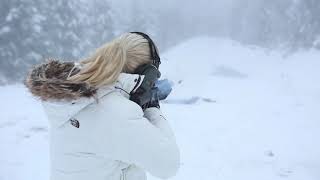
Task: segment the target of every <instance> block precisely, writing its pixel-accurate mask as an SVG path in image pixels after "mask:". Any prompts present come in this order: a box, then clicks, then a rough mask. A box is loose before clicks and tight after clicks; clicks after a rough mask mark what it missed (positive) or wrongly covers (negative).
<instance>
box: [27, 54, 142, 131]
mask: <svg viewBox="0 0 320 180" xmlns="http://www.w3.org/2000/svg"><path fill="white" fill-rule="evenodd" d="M79 71H80V67H79V65H77V64H76V63H73V62H60V61H57V60H49V61H48V62H45V63H43V64H40V65H37V66H35V67H34V68H33V69H32V70H31V72H30V73H29V74H28V76H27V78H26V81H25V85H26V86H27V87H28V89H29V91H30V92H31V94H32V95H34V96H36V97H39V98H40V99H41V100H42V106H43V107H44V110H45V112H46V114H47V115H48V117H56V120H55V121H50V123H51V125H52V126H53V127H58V126H60V125H62V124H64V123H65V122H66V121H68V120H69V119H70V118H72V117H73V116H74V115H76V114H77V113H78V112H79V111H81V110H82V109H83V108H85V107H87V106H88V105H90V104H92V103H95V102H98V101H97V100H99V99H100V98H102V97H104V96H106V95H108V94H111V93H112V92H115V91H120V93H121V94H122V95H123V96H125V97H126V98H128V99H129V92H134V91H135V90H136V89H137V88H138V87H139V86H140V85H141V82H142V81H143V78H144V76H142V75H138V74H127V73H120V75H119V77H118V79H117V81H116V82H115V83H114V84H110V85H106V86H102V87H100V88H99V89H95V88H93V87H90V86H89V85H88V84H86V83H71V82H69V81H67V80H66V79H67V77H68V76H69V74H70V75H73V74H75V73H78V72H79ZM139 79H140V81H139ZM57 119H59V120H57Z"/></svg>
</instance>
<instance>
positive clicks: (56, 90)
mask: <svg viewBox="0 0 320 180" xmlns="http://www.w3.org/2000/svg"><path fill="white" fill-rule="evenodd" d="M79 71H80V69H79V68H77V67H76V66H75V63H74V62H60V61H58V60H53V59H49V60H48V61H47V62H45V63H43V64H39V65H37V66H35V67H34V68H33V69H32V70H31V72H30V73H29V74H28V76H27V78H26V80H25V82H24V83H25V85H26V86H27V88H28V89H29V90H30V92H31V93H32V94H33V95H34V96H37V97H40V99H41V100H43V101H47V100H50V99H55V100H75V99H78V98H80V97H92V96H94V95H95V94H96V91H97V89H96V88H94V87H90V86H89V85H88V84H87V83H84V82H81V83H73V82H70V81H68V80H66V79H67V77H68V76H69V75H70V76H72V75H74V74H76V73H78V72H79Z"/></svg>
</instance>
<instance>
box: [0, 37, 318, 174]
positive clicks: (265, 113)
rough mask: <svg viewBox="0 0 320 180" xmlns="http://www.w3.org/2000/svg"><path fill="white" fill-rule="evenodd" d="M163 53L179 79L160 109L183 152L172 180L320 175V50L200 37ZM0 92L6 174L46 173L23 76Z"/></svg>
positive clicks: (38, 125) (38, 118)
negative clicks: (284, 51)
mask: <svg viewBox="0 0 320 180" xmlns="http://www.w3.org/2000/svg"><path fill="white" fill-rule="evenodd" d="M162 59H163V63H162V65H161V71H162V75H163V77H164V78H169V79H170V80H172V81H173V82H174V84H175V85H174V90H173V92H172V94H171V95H170V96H169V98H168V99H167V100H166V101H164V102H163V103H162V109H163V111H164V113H165V114H166V116H167V119H168V120H169V121H170V123H171V125H172V127H173V129H174V130H175V132H176V137H177V141H178V144H179V146H180V148H181V157H182V162H181V169H180V171H179V173H178V174H177V176H176V177H174V178H172V179H173V180H182V179H183V180H188V179H190V180H191V179H193V180H194V179H197V180H212V179H217V180H229V179H230V180H231V179H232V180H234V179H241V180H242V179H243V180H257V179H259V180H264V179H265V180H271V179H272V180H277V179H288V180H301V179H303V180H318V179H320V173H319V172H320V171H319V169H320V144H319V140H318V139H319V138H320V131H319V128H320V122H319V119H320V112H319V107H320V84H319V80H320V72H319V69H320V61H319V59H320V52H317V51H309V52H301V53H297V54H295V55H292V56H289V57H287V58H284V57H282V56H281V54H280V53H275V52H273V53H270V52H269V53H266V52H265V51H264V50H262V49H259V48H254V47H250V48H249V47H244V46H241V45H240V44H238V43H235V42H232V41H228V40H222V39H213V38H207V37H203V38H197V39H192V40H189V41H187V42H185V43H183V44H180V45H179V46H177V47H175V48H173V49H171V50H170V51H168V52H166V53H164V54H163V55H162ZM0 92H1V93H0V99H1V100H2V102H3V103H1V105H0V108H1V115H0V144H1V148H0V149H1V150H0V152H1V153H0V180H22V179H23V180H40V179H41V180H44V179H47V175H48V172H47V171H48V132H47V130H48V128H47V121H46V117H45V114H44V113H43V110H42V108H41V105H40V103H39V102H38V101H36V100H35V99H34V98H32V97H31V95H30V94H29V93H28V92H27V91H26V89H25V88H24V87H23V86H22V85H16V86H6V87H0ZM150 179H156V178H153V177H150Z"/></svg>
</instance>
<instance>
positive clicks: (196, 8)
mask: <svg viewBox="0 0 320 180" xmlns="http://www.w3.org/2000/svg"><path fill="white" fill-rule="evenodd" d="M130 31H143V32H147V33H149V34H150V35H151V36H152V38H154V40H155V42H156V43H157V44H158V46H159V48H160V51H164V50H166V49H168V48H170V47H171V46H173V45H175V44H177V43H179V42H181V41H183V40H185V39H188V38H191V37H195V36H200V35H206V36H214V37H222V38H230V39H233V40H236V41H239V42H241V43H243V44H248V45H255V46H259V47H263V48H266V49H281V50H286V51H290V52H295V51H297V50H301V49H310V48H317V49H320V1H319V0H270V1H266V0H254V1H253V0H226V1H222V0H198V1H182V0H177V1H170V0H163V1H159V2H158V1H147V0H136V1H131V0H125V1H121V2H120V1H116V0H105V1H103V0H68V1H65V0H45V1H43V0H1V1H0V84H8V83H15V82H21V81H22V80H23V78H24V76H25V74H26V72H27V69H28V68H29V67H30V66H32V65H34V64H36V63H39V62H41V61H43V60H44V59H45V58H48V57H53V58H60V59H62V60H78V59H81V58H82V57H84V56H86V55H88V54H89V53H91V52H92V51H93V50H94V49H95V48H96V47H98V46H100V45H101V44H103V43H105V42H107V41H109V40H111V39H112V38H113V37H115V36H117V35H119V34H121V33H123V32H130Z"/></svg>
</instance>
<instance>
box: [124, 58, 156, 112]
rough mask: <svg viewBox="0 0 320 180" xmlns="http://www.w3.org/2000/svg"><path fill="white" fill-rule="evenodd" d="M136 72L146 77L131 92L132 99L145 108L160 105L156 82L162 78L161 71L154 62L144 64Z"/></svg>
mask: <svg viewBox="0 0 320 180" xmlns="http://www.w3.org/2000/svg"><path fill="white" fill-rule="evenodd" d="M135 73H136V74H140V75H144V79H143V81H142V83H141V85H140V86H139V88H138V89H137V90H136V91H135V92H131V93H130V100H132V101H133V102H135V103H137V104H138V105H139V106H140V107H141V108H142V109H143V110H145V109H146V108H149V107H157V108H160V106H159V99H158V95H157V93H158V89H157V87H155V83H156V81H157V80H158V78H160V76H161V73H160V71H159V70H158V69H157V68H156V67H155V66H153V65H152V64H144V65H142V66H140V67H138V68H137V70H136V72H135Z"/></svg>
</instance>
